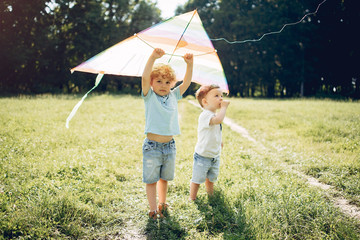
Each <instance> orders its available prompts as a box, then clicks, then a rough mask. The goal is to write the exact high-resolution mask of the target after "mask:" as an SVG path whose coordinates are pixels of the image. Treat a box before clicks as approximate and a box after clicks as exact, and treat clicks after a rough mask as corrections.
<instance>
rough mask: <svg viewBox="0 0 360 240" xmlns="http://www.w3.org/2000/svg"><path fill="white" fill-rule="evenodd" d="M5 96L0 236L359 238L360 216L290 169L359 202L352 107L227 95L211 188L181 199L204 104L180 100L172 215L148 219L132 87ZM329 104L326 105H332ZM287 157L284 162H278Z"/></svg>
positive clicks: (140, 107) (0, 118)
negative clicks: (244, 132) (234, 126)
mask: <svg viewBox="0 0 360 240" xmlns="http://www.w3.org/2000/svg"><path fill="white" fill-rule="evenodd" d="M79 99H80V97H71V96H39V97H34V98H30V97H29V98H28V97H23V98H2V99H0V102H1V106H2V108H1V110H0V127H1V132H0V147H1V148H0V157H1V158H0V233H1V234H0V239H1V238H4V239H39V238H41V239H49V238H54V239H115V238H116V239H122V238H124V237H129V236H133V237H136V236H138V235H139V236H143V238H147V239H359V238H360V233H359V223H358V222H356V221H355V220H354V219H350V218H349V217H347V216H345V215H344V214H342V213H341V211H340V210H339V209H338V208H336V207H334V205H333V202H332V200H331V199H329V195H328V194H325V193H323V192H322V191H321V190H319V189H317V188H313V187H309V185H307V183H306V182H305V181H304V179H302V178H300V177H299V176H297V175H295V174H293V173H292V172H291V171H289V170H288V168H287V167H286V166H287V165H286V164H288V165H291V166H292V167H295V168H298V169H299V170H301V171H303V172H305V173H307V174H311V175H313V176H315V177H317V178H319V179H320V180H321V181H324V182H327V183H329V184H331V185H333V186H336V187H337V188H338V189H339V190H341V191H342V192H343V193H344V195H345V196H346V197H348V198H350V199H352V200H353V202H355V203H358V202H359V192H358V191H359V189H360V187H359V180H358V179H359V171H358V170H359V164H360V163H359V152H360V149H359V145H358V143H359V142H360V141H359V140H360V139H359V134H358V133H359V132H360V125H359V121H358V119H359V117H360V116H359V115H360V105H359V103H351V102H333V101H318V100H287V101H276V100H244V99H231V104H230V107H229V110H228V114H227V116H228V117H230V118H232V119H234V121H236V122H237V123H239V124H240V125H242V126H244V127H245V128H247V129H248V130H249V133H250V134H251V135H252V136H253V137H254V138H255V139H256V140H257V141H258V142H260V143H261V144H262V145H263V146H265V148H263V147H261V146H260V145H257V144H254V143H253V142H250V141H248V140H247V139H245V138H243V137H242V136H241V135H240V134H238V133H234V132H232V131H231V130H230V128H229V127H227V126H225V127H224V131H223V140H224V144H225V145H224V148H223V153H222V158H221V159H222V165H221V173H220V176H219V181H218V182H217V183H216V193H215V195H214V196H213V197H212V198H210V199H209V198H208V197H207V195H206V193H205V190H204V186H201V188H200V190H199V195H198V196H199V198H198V200H197V201H195V202H194V203H190V202H189V201H188V194H189V182H190V179H191V171H192V155H193V150H194V146H195V143H196V127H197V126H196V125H197V118H198V115H199V113H200V109H198V108H196V107H194V106H192V105H190V104H189V103H187V101H186V100H181V102H180V103H179V113H180V116H181V120H180V124H181V131H182V134H181V135H180V136H177V137H176V138H175V139H176V144H177V163H176V164H177V165H176V172H175V175H176V176H175V180H174V181H172V182H170V184H169V192H168V202H169V204H170V206H171V211H170V216H169V217H168V218H166V219H165V220H159V221H156V222H153V221H149V220H148V218H147V211H148V203H147V200H146V194H145V185H144V184H143V183H142V160H141V159H142V152H141V146H142V142H143V139H144V134H143V129H144V104H143V101H142V99H141V98H140V97H133V96H129V95H118V96H116V95H101V96H95V95H92V96H89V98H88V99H87V100H85V101H84V103H83V105H82V106H81V108H80V109H79V110H78V113H77V114H76V115H75V117H74V118H73V120H72V121H71V122H70V129H66V128H65V120H66V118H67V116H68V114H69V113H70V111H71V110H72V108H73V106H74V105H75V104H76V103H77V101H78V100H79ZM329 109H330V111H329ZM279 163H286V164H279Z"/></svg>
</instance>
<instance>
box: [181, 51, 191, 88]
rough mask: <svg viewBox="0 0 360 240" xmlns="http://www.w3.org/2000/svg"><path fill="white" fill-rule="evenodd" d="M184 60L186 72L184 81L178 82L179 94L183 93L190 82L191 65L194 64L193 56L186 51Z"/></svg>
mask: <svg viewBox="0 0 360 240" xmlns="http://www.w3.org/2000/svg"><path fill="white" fill-rule="evenodd" d="M184 60H185V62H186V73H185V77H184V81H183V82H182V83H181V84H180V86H179V88H180V94H181V95H183V94H184V93H185V92H186V90H187V89H188V87H189V86H190V84H191V79H192V73H193V65H194V56H193V54H191V53H187V54H185V55H184Z"/></svg>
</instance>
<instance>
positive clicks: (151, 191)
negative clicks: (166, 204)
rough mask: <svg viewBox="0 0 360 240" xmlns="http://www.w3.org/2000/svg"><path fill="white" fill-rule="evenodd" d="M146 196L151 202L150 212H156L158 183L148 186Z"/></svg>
mask: <svg viewBox="0 0 360 240" xmlns="http://www.w3.org/2000/svg"><path fill="white" fill-rule="evenodd" d="M146 195H147V199H148V201H149V206H150V211H151V212H152V211H155V210H156V209H157V206H156V183H152V184H146Z"/></svg>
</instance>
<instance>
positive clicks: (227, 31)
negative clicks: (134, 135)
mask: <svg viewBox="0 0 360 240" xmlns="http://www.w3.org/2000/svg"><path fill="white" fill-rule="evenodd" d="M319 3H320V1H319V2H317V1H315V2H314V1H309V0H306V1H303V0H302V1H300V0H296V1H287V0H279V1H274V0H271V1H269V0H249V1H245V0H240V1H239V0H226V1H219V0H190V1H187V2H185V3H184V5H183V6H182V7H181V6H180V7H179V8H178V9H177V14H180V13H182V12H186V11H191V10H194V9H197V10H198V12H199V14H200V16H201V18H202V21H203V24H204V26H205V29H206V30H207V32H208V34H209V36H210V37H211V38H213V39H216V38H220V37H223V38H226V39H228V40H229V41H234V40H238V41H241V40H245V39H258V38H260V37H261V36H262V35H263V34H265V33H268V32H273V31H278V30H280V29H281V28H282V27H283V25H284V24H286V23H294V22H297V21H299V20H300V19H301V18H302V17H303V16H304V15H305V14H307V13H309V12H314V11H315V10H316V7H317V6H318V4H319ZM358 8H359V2H358V1H350V0H334V1H330V0H328V1H326V2H324V3H323V4H322V5H321V7H320V9H319V11H318V13H317V14H316V15H310V16H308V17H306V18H305V19H304V20H303V21H302V23H301V24H297V25H292V26H288V27H286V28H285V29H284V31H282V32H281V34H276V35H270V36H266V37H264V38H263V39H262V40H261V41H260V42H247V43H243V44H229V43H226V42H224V41H214V45H215V48H216V49H217V50H218V54H219V56H220V58H221V61H222V63H223V67H224V70H225V74H226V76H227V79H228V82H229V87H230V94H231V95H232V96H245V97H246V96H250V97H258V96H260V97H297V96H326V97H329V96H339V97H345V98H359V97H360V82H359V81H360V80H359V79H360V73H359V68H358V67H357V59H358V58H359V54H360V53H359V47H358V46H357V42H356V38H355V37H353V34H354V33H353V32H354V30H355V29H356V26H357V25H356V24H357V19H358V18H359V17H360V16H359V11H357V9H358ZM0 14H1V19H2V20H1V22H0V32H1V34H0V44H1V46H3V47H2V49H1V50H0V57H1V58H2V59H6V61H4V62H3V64H2V65H0V71H1V72H2V73H3V77H2V78H1V79H0V89H1V90H0V91H1V93H44V92H53V93H59V92H63V93H72V92H74V93H77V92H84V91H86V90H88V89H89V88H90V87H91V86H92V84H93V81H94V78H95V77H94V76H92V75H90V74H85V73H77V74H74V75H71V74H70V71H69V69H71V68H72V67H75V66H77V65H78V64H80V63H81V62H83V61H85V60H87V59H89V58H90V57H92V56H94V55H96V54H97V53H99V52H101V51H103V50H105V49H106V48H108V47H110V46H112V45H113V44H115V43H117V42H120V41H121V40H123V39H125V38H127V37H129V36H132V35H133V34H134V33H136V32H139V31H141V30H143V29H145V28H147V27H149V26H151V25H153V24H155V23H158V22H160V20H161V19H160V10H159V9H158V8H157V7H156V5H155V4H154V3H152V2H150V1H149V0H88V1H85V0H52V1H49V0H36V1H32V2H31V3H30V2H29V1H25V0H9V1H2V2H0ZM138 81H139V79H137V78H129V77H119V76H105V77H104V80H103V82H102V84H101V86H99V89H98V91H102V92H106V91H108V92H118V91H128V90H127V89H129V88H132V91H133V92H136V93H137V92H139V87H140V85H139V82H138Z"/></svg>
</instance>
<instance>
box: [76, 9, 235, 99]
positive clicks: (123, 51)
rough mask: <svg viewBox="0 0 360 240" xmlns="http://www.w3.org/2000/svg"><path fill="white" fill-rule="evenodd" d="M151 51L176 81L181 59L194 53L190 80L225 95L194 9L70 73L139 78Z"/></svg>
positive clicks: (181, 74)
mask: <svg viewBox="0 0 360 240" xmlns="http://www.w3.org/2000/svg"><path fill="white" fill-rule="evenodd" d="M155 48H162V49H163V50H164V51H165V53H166V54H165V55H164V56H163V57H162V58H160V59H157V60H156V63H165V64H169V65H170V66H171V67H172V68H173V69H174V70H175V73H176V77H177V80H178V81H182V80H183V78H184V76H185V71H186V63H185V62H184V60H183V58H182V57H183V56H184V55H185V54H186V53H192V54H194V69H193V78H192V81H193V82H196V83H198V84H200V85H204V84H217V85H219V86H220V88H221V89H222V91H223V92H226V93H229V89H228V84H227V81H226V77H225V74H224V71H223V68H222V65H221V62H220V59H219V57H218V55H217V53H216V50H215V49H214V46H213V44H212V42H211V40H210V39H209V36H208V35H207V33H206V31H205V29H204V27H203V25H202V22H201V19H200V16H199V14H198V13H197V11H196V10H194V11H192V12H188V13H184V14H181V15H178V16H175V17H172V18H170V19H168V20H166V21H164V22H161V23H158V24H156V25H154V26H152V27H150V28H147V29H145V30H143V31H141V32H139V33H137V34H135V35H134V36H131V37H129V38H127V39H125V40H123V41H121V42H119V43H117V44H116V45H114V46H112V47H110V48H108V49H106V50H105V51H103V52H101V53H99V54H97V55H96V56H94V57H92V58H90V59H89V60H87V61H86V62H83V63H82V64H80V65H79V66H77V67H75V68H73V69H71V71H72V72H73V71H81V72H89V73H95V74H99V73H100V74H113V75H122V76H138V77H140V76H141V75H142V73H143V70H144V68H145V65H146V62H147V60H148V58H149V56H150V55H151V53H152V52H153V50H154V49H155Z"/></svg>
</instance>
